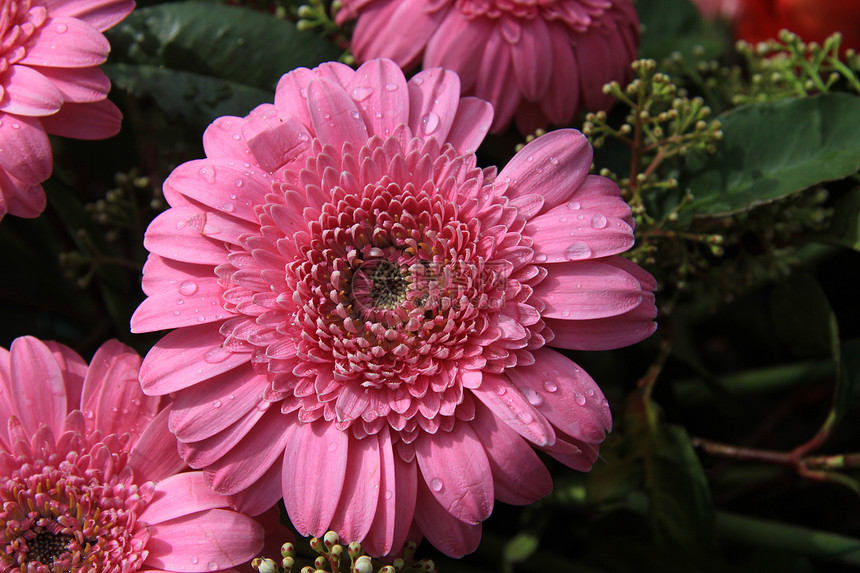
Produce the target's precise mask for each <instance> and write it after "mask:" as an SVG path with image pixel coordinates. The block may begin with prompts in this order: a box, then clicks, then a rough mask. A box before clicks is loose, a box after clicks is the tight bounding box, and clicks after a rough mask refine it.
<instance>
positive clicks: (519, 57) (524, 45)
mask: <svg viewBox="0 0 860 573" xmlns="http://www.w3.org/2000/svg"><path fill="white" fill-rule="evenodd" d="M520 26H521V28H522V31H521V34H520V39H519V42H518V44H517V46H516V48H515V49H512V50H511V60H512V62H513V68H514V72H515V76H516V80H517V85H518V86H519V88H520V91H521V92H522V93H523V96H524V97H525V98H526V99H528V100H532V101H537V100H540V99H541V98H543V97H545V95H546V94H547V89H548V88H549V85H550V80H551V79H552V74H553V71H554V70H556V66H555V62H553V61H552V44H551V39H552V37H551V36H550V33H549V29H548V28H547V25H546V22H545V21H544V20H543V18H532V19H530V20H522V21H520Z"/></svg>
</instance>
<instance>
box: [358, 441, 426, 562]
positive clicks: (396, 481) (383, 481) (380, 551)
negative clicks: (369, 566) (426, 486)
mask: <svg viewBox="0 0 860 573" xmlns="http://www.w3.org/2000/svg"><path fill="white" fill-rule="evenodd" d="M378 437H379V449H380V463H381V469H380V472H379V474H380V480H379V491H380V492H381V495H380V497H379V502H378V503H377V506H376V515H374V516H373V521H372V525H371V528H370V531H369V532H368V533H367V537H366V538H365V539H364V541H363V542H362V546H363V547H364V549H365V551H367V553H369V554H370V555H373V556H382V555H388V554H389V553H391V551H392V550H394V549H396V548H398V547H401V546H402V545H403V543H404V542H405V541H406V535H407V533H408V532H409V524H410V523H412V516H413V514H414V512H415V496H416V492H417V487H418V484H417V479H418V465H417V464H415V463H407V462H404V461H403V460H402V459H401V458H400V456H399V455H397V454H395V453H394V450H393V449H392V445H391V435H390V433H389V431H388V428H384V429H383V430H382V431H381V432H380V433H379V434H378ZM365 439H368V438H365Z"/></svg>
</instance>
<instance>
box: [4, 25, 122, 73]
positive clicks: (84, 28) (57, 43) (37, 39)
mask: <svg viewBox="0 0 860 573" xmlns="http://www.w3.org/2000/svg"><path fill="white" fill-rule="evenodd" d="M109 51H110V45H109V44H108V41H107V39H106V38H105V37H104V36H103V35H102V34H101V32H99V31H98V30H96V29H95V28H93V27H92V26H90V25H89V24H87V23H85V22H83V21H81V20H78V19H77V18H66V17H62V16H57V17H54V18H49V19H48V20H46V21H45V23H44V24H43V25H42V27H41V28H39V31H38V32H36V34H35V35H34V37H33V39H31V40H30V44H29V45H28V47H27V53H26V55H25V56H24V57H23V58H21V59H20V60H19V61H18V63H19V64H25V65H33V66H50V67H53V68H87V67H90V66H98V65H99V64H103V63H104V62H105V60H106V59H107V54H108V52H109Z"/></svg>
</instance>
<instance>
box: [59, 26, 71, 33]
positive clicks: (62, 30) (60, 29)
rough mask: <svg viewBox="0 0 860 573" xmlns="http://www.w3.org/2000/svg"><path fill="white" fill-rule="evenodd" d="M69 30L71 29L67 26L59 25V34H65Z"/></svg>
mask: <svg viewBox="0 0 860 573" xmlns="http://www.w3.org/2000/svg"><path fill="white" fill-rule="evenodd" d="M68 30H69V27H68V26H66V25H65V24H57V34H65V33H66V32H67V31H68Z"/></svg>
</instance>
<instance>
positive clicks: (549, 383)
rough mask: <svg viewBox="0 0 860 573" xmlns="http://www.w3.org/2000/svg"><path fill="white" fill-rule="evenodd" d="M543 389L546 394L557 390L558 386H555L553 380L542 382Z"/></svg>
mask: <svg viewBox="0 0 860 573" xmlns="http://www.w3.org/2000/svg"><path fill="white" fill-rule="evenodd" d="M543 387H544V389H545V390H546V391H547V392H555V391H556V390H558V384H556V383H555V382H554V381H553V380H544V381H543Z"/></svg>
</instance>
